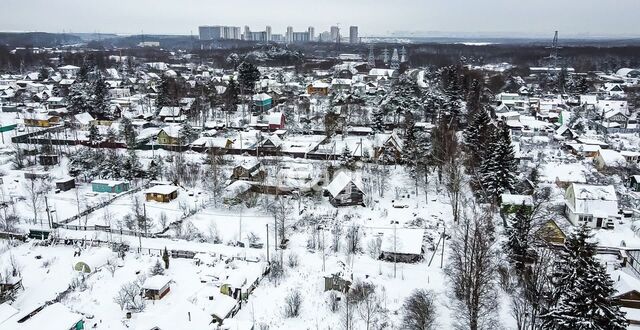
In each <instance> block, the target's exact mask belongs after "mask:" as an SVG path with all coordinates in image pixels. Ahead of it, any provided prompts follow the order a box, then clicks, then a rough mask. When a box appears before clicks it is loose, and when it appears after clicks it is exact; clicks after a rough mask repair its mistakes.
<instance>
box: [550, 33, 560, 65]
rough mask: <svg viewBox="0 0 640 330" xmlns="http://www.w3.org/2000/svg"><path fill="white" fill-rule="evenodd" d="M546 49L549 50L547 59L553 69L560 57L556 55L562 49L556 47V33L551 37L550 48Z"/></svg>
mask: <svg viewBox="0 0 640 330" xmlns="http://www.w3.org/2000/svg"><path fill="white" fill-rule="evenodd" d="M547 49H551V53H550V54H549V57H547V58H548V59H549V60H550V62H551V63H552V64H553V67H554V68H557V67H558V60H559V59H560V55H558V53H559V52H558V51H559V50H560V49H562V47H560V46H558V31H556V33H555V34H554V35H553V42H552V43H551V47H547Z"/></svg>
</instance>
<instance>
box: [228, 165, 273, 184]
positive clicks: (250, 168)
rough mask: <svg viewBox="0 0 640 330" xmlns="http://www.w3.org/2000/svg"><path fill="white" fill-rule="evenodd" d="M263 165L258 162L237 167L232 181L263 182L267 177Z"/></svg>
mask: <svg viewBox="0 0 640 330" xmlns="http://www.w3.org/2000/svg"><path fill="white" fill-rule="evenodd" d="M266 174H267V173H266V172H265V171H264V169H263V168H262V164H261V163H260V162H259V161H257V160H249V161H244V162H242V164H240V165H238V166H236V167H235V168H234V169H233V173H232V174H231V179H232V180H244V181H262V180H264V178H265V177H266Z"/></svg>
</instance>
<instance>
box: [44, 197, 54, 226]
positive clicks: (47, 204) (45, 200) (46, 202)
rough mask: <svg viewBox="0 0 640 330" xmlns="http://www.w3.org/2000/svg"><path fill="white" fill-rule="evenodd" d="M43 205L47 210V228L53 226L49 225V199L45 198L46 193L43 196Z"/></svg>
mask: <svg viewBox="0 0 640 330" xmlns="http://www.w3.org/2000/svg"><path fill="white" fill-rule="evenodd" d="M44 206H45V207H46V209H45V211H47V222H48V223H49V229H51V228H52V227H53V226H52V225H51V214H49V201H48V200H47V195H45V196H44Z"/></svg>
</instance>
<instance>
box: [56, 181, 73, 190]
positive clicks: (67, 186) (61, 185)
mask: <svg viewBox="0 0 640 330" xmlns="http://www.w3.org/2000/svg"><path fill="white" fill-rule="evenodd" d="M75 187H76V179H75V178H64V179H60V180H57V181H56V189H60V191H67V190H71V189H73V188H75Z"/></svg>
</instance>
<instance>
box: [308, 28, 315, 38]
mask: <svg viewBox="0 0 640 330" xmlns="http://www.w3.org/2000/svg"><path fill="white" fill-rule="evenodd" d="M307 31H309V41H315V40H316V29H314V28H313V26H310V27H309V29H308V30H307Z"/></svg>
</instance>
